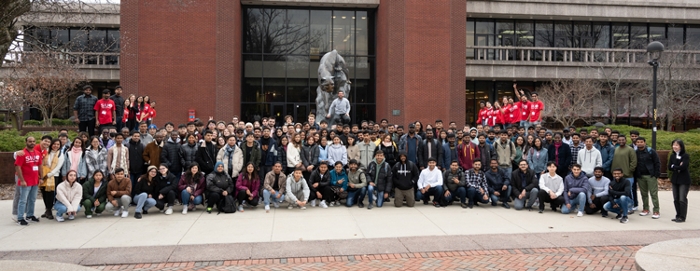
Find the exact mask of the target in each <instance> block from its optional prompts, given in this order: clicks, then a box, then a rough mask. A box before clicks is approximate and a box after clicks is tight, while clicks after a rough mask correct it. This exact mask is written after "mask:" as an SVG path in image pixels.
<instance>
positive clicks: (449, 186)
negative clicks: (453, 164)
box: [442, 169, 467, 192]
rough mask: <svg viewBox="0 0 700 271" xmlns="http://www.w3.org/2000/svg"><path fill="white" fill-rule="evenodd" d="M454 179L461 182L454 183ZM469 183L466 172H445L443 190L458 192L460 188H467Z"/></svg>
mask: <svg viewBox="0 0 700 271" xmlns="http://www.w3.org/2000/svg"><path fill="white" fill-rule="evenodd" d="M454 178H457V180H459V183H455V182H454ZM466 186H467V181H466V180H465V179H464V171H463V170H460V169H457V172H452V170H451V169H448V170H445V173H443V177H442V188H443V190H445V191H452V192H455V191H457V189H458V188H460V187H466Z"/></svg>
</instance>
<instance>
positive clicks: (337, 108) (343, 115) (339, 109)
mask: <svg viewBox="0 0 700 271" xmlns="http://www.w3.org/2000/svg"><path fill="white" fill-rule="evenodd" d="M331 114H332V115H333V122H334V123H335V124H336V125H338V124H350V101H348V99H345V93H344V92H343V91H338V98H337V99H335V100H333V103H331V107H329V108H328V114H327V115H326V118H329V119H330V118H331Z"/></svg>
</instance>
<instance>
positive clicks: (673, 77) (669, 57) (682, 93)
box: [644, 48, 700, 129]
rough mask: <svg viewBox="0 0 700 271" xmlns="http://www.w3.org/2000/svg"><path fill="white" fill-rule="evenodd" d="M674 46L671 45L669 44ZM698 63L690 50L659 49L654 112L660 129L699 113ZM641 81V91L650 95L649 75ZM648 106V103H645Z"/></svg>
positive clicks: (650, 81) (650, 80)
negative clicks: (660, 56) (655, 108)
mask: <svg viewBox="0 0 700 271" xmlns="http://www.w3.org/2000/svg"><path fill="white" fill-rule="evenodd" d="M672 49H675V48H672ZM698 64H700V63H694V59H693V54H690V53H686V52H684V51H679V50H669V51H666V52H664V53H663V55H662V58H661V59H660V60H659V71H658V87H657V108H658V111H657V116H658V120H659V121H660V122H659V124H660V125H659V126H660V128H661V129H664V128H665V129H668V128H669V127H667V125H666V124H667V123H668V125H672V124H673V123H674V122H676V121H685V118H686V117H688V116H698V115H700V67H699V66H698ZM651 72H652V71H651V68H649V69H648V73H649V80H646V81H644V91H645V92H647V93H649V94H648V95H647V96H648V97H650V96H651V91H652V75H651ZM649 106H651V103H649Z"/></svg>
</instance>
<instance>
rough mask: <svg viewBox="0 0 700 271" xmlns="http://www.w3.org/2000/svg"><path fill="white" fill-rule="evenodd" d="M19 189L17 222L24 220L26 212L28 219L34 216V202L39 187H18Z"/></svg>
mask: <svg viewBox="0 0 700 271" xmlns="http://www.w3.org/2000/svg"><path fill="white" fill-rule="evenodd" d="M17 187H19V202H18V204H17V220H22V219H24V212H25V211H26V212H27V217H31V216H34V202H35V201H36V193H37V191H38V190H39V186H38V185H35V186H17Z"/></svg>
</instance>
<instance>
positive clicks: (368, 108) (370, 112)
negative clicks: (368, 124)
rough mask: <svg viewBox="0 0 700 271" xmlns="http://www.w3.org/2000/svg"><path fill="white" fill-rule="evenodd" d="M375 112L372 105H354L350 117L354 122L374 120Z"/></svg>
mask: <svg viewBox="0 0 700 271" xmlns="http://www.w3.org/2000/svg"><path fill="white" fill-rule="evenodd" d="M375 112H377V110H376V108H375V106H374V105H369V104H354V105H353V107H352V110H351V111H350V115H351V116H352V117H353V118H352V119H353V120H355V122H358V121H361V120H375V119H376V117H375Z"/></svg>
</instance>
